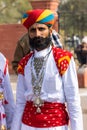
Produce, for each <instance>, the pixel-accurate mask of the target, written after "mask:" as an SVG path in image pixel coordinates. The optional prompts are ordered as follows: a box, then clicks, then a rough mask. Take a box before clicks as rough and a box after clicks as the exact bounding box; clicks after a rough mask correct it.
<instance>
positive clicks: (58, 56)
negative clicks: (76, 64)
mask: <svg viewBox="0 0 87 130" xmlns="http://www.w3.org/2000/svg"><path fill="white" fill-rule="evenodd" d="M53 56H54V59H55V62H56V66H57V68H58V70H59V73H60V75H61V76H62V75H63V74H64V73H65V72H66V70H67V69H68V66H69V63H70V60H71V57H72V53H71V52H69V51H67V50H64V49H61V48H56V47H53Z"/></svg>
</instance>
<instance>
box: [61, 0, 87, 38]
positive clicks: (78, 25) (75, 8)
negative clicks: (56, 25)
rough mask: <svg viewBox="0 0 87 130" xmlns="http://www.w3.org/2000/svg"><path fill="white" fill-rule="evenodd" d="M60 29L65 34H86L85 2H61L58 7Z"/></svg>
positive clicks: (86, 13)
mask: <svg viewBox="0 0 87 130" xmlns="http://www.w3.org/2000/svg"><path fill="white" fill-rule="evenodd" d="M59 13H60V29H61V30H64V32H65V34H66V35H67V34H69V35H70V34H73V33H75V34H79V35H80V36H83V35H84V34H87V0H62V2H61V4H60V6H59Z"/></svg>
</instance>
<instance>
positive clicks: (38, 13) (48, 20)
mask: <svg viewBox="0 0 87 130" xmlns="http://www.w3.org/2000/svg"><path fill="white" fill-rule="evenodd" d="M34 23H41V24H45V25H47V26H48V27H51V26H52V25H53V24H54V14H53V12H52V11H51V10H48V9H44V10H42V9H35V10H28V11H27V12H26V13H25V14H24V15H23V18H22V24H23V25H24V26H25V27H26V28H27V29H29V27H30V26H32V25H33V24H34Z"/></svg>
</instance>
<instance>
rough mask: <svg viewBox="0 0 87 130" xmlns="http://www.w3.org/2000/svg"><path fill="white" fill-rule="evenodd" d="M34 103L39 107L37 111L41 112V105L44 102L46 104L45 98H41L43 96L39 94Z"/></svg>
mask: <svg viewBox="0 0 87 130" xmlns="http://www.w3.org/2000/svg"><path fill="white" fill-rule="evenodd" d="M33 103H34V106H35V107H37V108H36V112H37V113H41V108H40V107H41V106H43V104H44V102H43V100H41V98H40V97H39V96H38V97H36V98H35V100H34V101H33Z"/></svg>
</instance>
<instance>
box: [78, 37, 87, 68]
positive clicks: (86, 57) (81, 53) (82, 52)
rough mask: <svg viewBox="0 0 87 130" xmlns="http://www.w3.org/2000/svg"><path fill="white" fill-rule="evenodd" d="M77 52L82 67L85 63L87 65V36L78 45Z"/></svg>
mask: <svg viewBox="0 0 87 130" xmlns="http://www.w3.org/2000/svg"><path fill="white" fill-rule="evenodd" d="M75 53H76V55H77V59H78V61H79V63H80V67H81V66H83V65H86V66H87V36H84V37H83V38H82V43H81V44H80V45H78V46H77V48H76V49H75Z"/></svg>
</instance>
